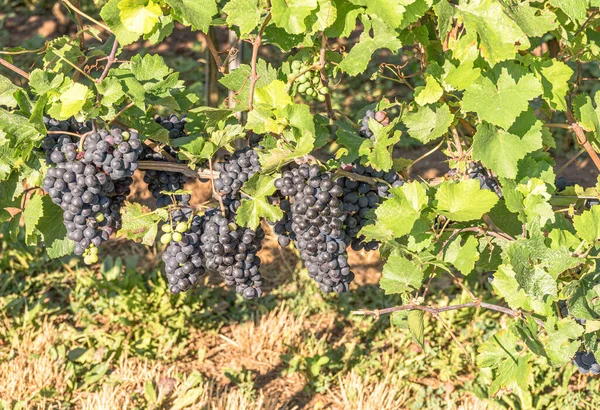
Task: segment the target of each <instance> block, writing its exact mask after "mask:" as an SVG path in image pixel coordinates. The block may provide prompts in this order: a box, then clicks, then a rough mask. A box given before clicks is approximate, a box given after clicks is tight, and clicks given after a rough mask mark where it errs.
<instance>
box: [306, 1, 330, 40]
mask: <svg viewBox="0 0 600 410" xmlns="http://www.w3.org/2000/svg"><path fill="white" fill-rule="evenodd" d="M317 3H318V5H317V9H316V10H315V11H314V12H313V14H312V15H311V16H310V17H309V18H308V19H307V21H308V23H307V24H308V26H309V27H312V30H311V33H316V32H318V31H324V30H325V29H327V28H328V27H329V26H331V25H332V24H333V23H334V22H335V21H336V18H337V8H336V6H335V2H334V1H333V0H317Z"/></svg>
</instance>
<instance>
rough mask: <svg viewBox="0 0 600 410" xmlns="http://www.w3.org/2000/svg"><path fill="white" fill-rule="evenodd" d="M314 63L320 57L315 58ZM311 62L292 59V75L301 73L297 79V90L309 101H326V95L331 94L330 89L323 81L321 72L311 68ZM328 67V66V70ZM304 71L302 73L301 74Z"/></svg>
mask: <svg viewBox="0 0 600 410" xmlns="http://www.w3.org/2000/svg"><path fill="white" fill-rule="evenodd" d="M313 61H314V63H318V62H319V57H318V56H316V57H315V58H314V60H313ZM310 65H311V64H309V63H306V62H303V61H300V60H294V61H292V65H291V67H292V73H291V75H293V76H296V75H299V76H298V78H297V79H296V82H297V83H298V87H297V88H296V91H297V92H298V93H299V94H302V95H304V96H305V97H306V100H307V101H312V100H317V101H320V102H323V101H325V99H326V97H325V96H326V95H327V94H329V89H328V88H327V87H326V86H325V85H324V84H323V83H322V82H321V73H320V71H318V70H309V66H310ZM327 69H328V68H327V67H326V70H327ZM301 73H302V74H301Z"/></svg>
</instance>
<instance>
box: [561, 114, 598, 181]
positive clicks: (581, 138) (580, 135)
mask: <svg viewBox="0 0 600 410" xmlns="http://www.w3.org/2000/svg"><path fill="white" fill-rule="evenodd" d="M566 113H567V120H568V121H569V123H570V124H571V128H572V129H573V132H575V135H576V136H577V142H579V144H580V145H581V146H583V148H585V150H586V151H587V153H588V155H589V156H590V158H591V159H592V161H593V162H594V165H596V168H598V171H600V158H598V154H597V153H596V151H595V150H594V147H592V144H590V142H589V141H588V139H587V137H586V135H585V131H584V130H583V128H581V125H579V123H578V122H577V120H576V119H575V117H574V116H573V113H572V112H571V111H570V110H567V111H566Z"/></svg>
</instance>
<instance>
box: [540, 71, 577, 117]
mask: <svg viewBox="0 0 600 410" xmlns="http://www.w3.org/2000/svg"><path fill="white" fill-rule="evenodd" d="M532 67H533V68H534V72H535V74H536V76H537V77H538V79H539V80H540V82H541V83H542V87H543V89H544V93H543V97H544V99H545V100H546V101H548V104H550V106H551V107H552V108H554V109H557V110H560V111H566V110H567V103H566V101H565V96H566V95H567V92H568V91H569V79H571V77H572V76H573V73H574V71H573V69H572V68H571V67H569V66H568V65H566V64H565V63H563V62H562V61H559V60H541V61H539V62H536V63H534V64H533V65H532Z"/></svg>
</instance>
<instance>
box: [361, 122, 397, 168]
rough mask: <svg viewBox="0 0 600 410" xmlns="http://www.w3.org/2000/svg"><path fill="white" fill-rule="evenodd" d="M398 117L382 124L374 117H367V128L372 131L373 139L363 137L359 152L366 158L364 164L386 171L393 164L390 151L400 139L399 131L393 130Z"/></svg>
mask: <svg viewBox="0 0 600 410" xmlns="http://www.w3.org/2000/svg"><path fill="white" fill-rule="evenodd" d="M399 120H400V118H395V119H394V120H393V121H392V122H390V123H389V124H388V125H386V126H383V125H381V124H380V123H378V122H377V121H375V120H374V119H372V118H371V119H369V128H370V129H371V131H373V140H371V139H364V140H363V143H362V144H361V146H360V149H359V154H360V155H362V156H365V157H366V158H367V161H366V164H367V165H370V166H372V167H373V168H374V169H376V170H380V171H388V170H390V169H391V168H392V166H393V165H394V163H393V160H392V151H393V149H394V145H395V144H396V143H397V142H398V141H400V131H398V130H394V128H395V127H396V125H397V124H398V121H399Z"/></svg>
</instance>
